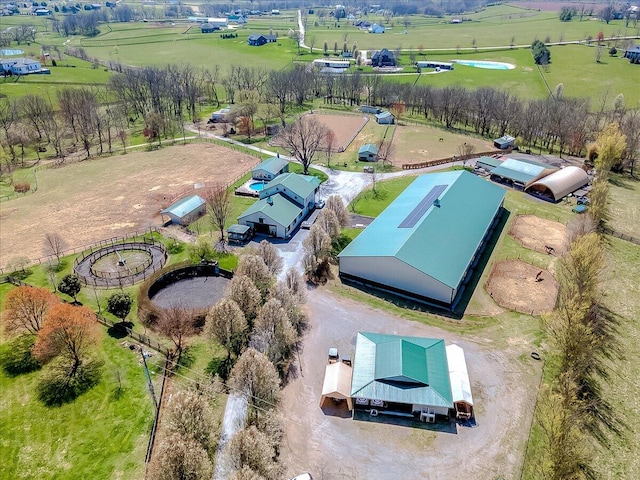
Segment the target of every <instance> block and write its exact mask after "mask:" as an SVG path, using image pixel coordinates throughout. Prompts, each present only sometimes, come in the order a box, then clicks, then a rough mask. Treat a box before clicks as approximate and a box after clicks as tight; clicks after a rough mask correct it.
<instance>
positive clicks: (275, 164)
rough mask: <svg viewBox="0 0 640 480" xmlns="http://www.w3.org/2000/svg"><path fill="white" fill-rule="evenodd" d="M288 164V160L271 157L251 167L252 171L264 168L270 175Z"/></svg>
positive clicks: (275, 173)
mask: <svg viewBox="0 0 640 480" xmlns="http://www.w3.org/2000/svg"><path fill="white" fill-rule="evenodd" d="M288 164H289V161H288V160H285V159H284V158H280V157H271V158H267V159H266V160H264V161H263V162H261V163H259V164H258V165H256V166H255V167H253V171H256V170H264V171H266V172H269V173H271V174H272V175H277V174H278V172H280V170H282V169H283V168H284V167H286V166H287V165H288Z"/></svg>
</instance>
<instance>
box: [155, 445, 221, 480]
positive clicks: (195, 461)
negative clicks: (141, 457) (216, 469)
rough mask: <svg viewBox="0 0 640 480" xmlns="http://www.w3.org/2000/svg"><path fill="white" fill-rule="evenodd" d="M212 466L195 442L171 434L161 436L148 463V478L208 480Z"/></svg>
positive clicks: (159, 479) (206, 455) (203, 450)
mask: <svg viewBox="0 0 640 480" xmlns="http://www.w3.org/2000/svg"><path fill="white" fill-rule="evenodd" d="M212 473H213V465H212V464H211V460H210V459H209V455H208V454H207V452H206V450H205V449H204V448H202V446H201V445H200V444H199V443H198V442H196V441H195V440H192V439H189V438H185V437H183V436H182V435H180V434H177V433H173V434H169V435H162V436H161V437H160V438H159V439H158V441H157V444H156V447H155V449H154V454H153V457H152V458H151V461H150V462H149V477H150V478H154V479H156V480H175V479H177V478H182V479H189V480H209V479H210V478H211V475H212Z"/></svg>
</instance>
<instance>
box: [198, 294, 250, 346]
mask: <svg viewBox="0 0 640 480" xmlns="http://www.w3.org/2000/svg"><path fill="white" fill-rule="evenodd" d="M206 330H207V333H208V334H209V336H210V337H211V338H213V339H215V340H217V341H218V342H219V343H220V345H222V346H223V347H224V348H225V349H226V350H227V358H228V359H230V358H231V354H232V353H233V354H234V355H240V352H241V351H242V349H243V348H244V346H245V345H246V343H247V330H248V324H247V319H246V317H245V316H244V313H243V312H242V310H241V309H240V307H239V306H238V304H237V303H236V302H234V301H233V300H230V299H229V298H223V299H222V300H220V301H219V302H218V303H216V304H215V305H214V306H213V307H211V309H210V310H209V313H208V314H207V324H206Z"/></svg>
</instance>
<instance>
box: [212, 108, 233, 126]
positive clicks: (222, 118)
mask: <svg viewBox="0 0 640 480" xmlns="http://www.w3.org/2000/svg"><path fill="white" fill-rule="evenodd" d="M230 113H231V107H225V108H221V109H220V110H216V111H215V112H213V113H212V114H211V119H210V120H209V121H210V122H212V123H217V122H226V121H227V116H228V115H229V114H230Z"/></svg>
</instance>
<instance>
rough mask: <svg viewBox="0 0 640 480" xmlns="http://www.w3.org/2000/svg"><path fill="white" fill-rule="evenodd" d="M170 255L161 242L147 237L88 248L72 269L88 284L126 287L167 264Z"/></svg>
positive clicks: (103, 286) (105, 286) (147, 276)
mask: <svg viewBox="0 0 640 480" xmlns="http://www.w3.org/2000/svg"><path fill="white" fill-rule="evenodd" d="M136 252H137V254H136ZM167 258H168V254H167V251H166V249H165V247H164V245H163V244H162V243H161V242H158V241H156V240H154V239H152V238H144V239H142V240H136V241H131V242H121V243H116V242H114V243H112V244H111V245H106V246H99V247H97V248H92V249H89V250H85V251H84V252H82V253H81V254H80V255H78V257H76V259H75V260H74V262H73V270H74V272H75V274H76V275H78V277H79V278H80V281H81V282H82V283H84V284H85V285H88V286H93V287H100V288H111V287H123V286H127V285H134V284H136V283H138V282H142V281H144V280H146V279H147V278H149V276H151V275H153V273H155V272H156V271H158V270H160V269H161V268H162V267H163V266H164V265H165V263H166V262H167Z"/></svg>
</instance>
